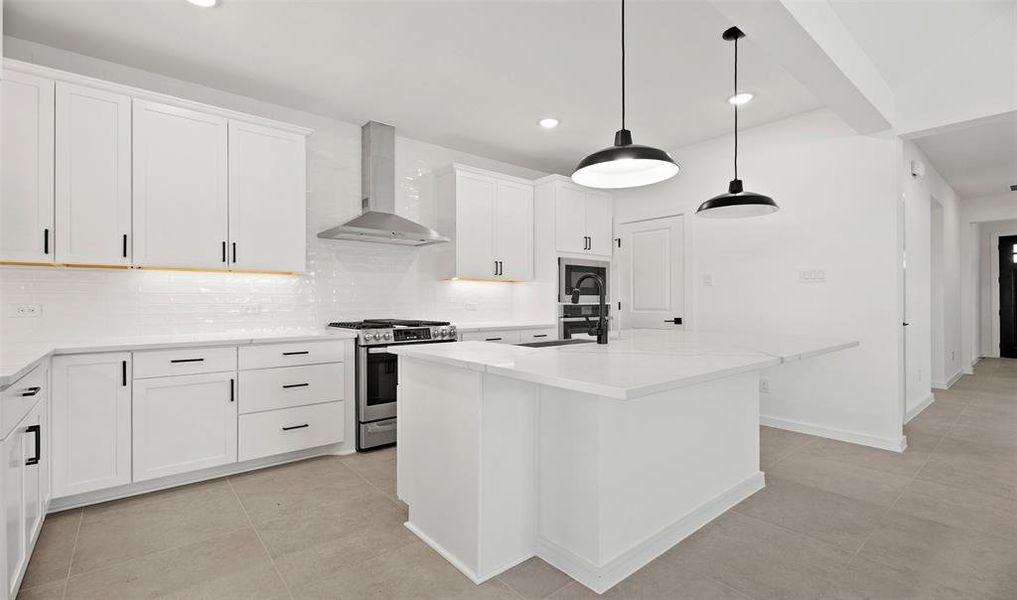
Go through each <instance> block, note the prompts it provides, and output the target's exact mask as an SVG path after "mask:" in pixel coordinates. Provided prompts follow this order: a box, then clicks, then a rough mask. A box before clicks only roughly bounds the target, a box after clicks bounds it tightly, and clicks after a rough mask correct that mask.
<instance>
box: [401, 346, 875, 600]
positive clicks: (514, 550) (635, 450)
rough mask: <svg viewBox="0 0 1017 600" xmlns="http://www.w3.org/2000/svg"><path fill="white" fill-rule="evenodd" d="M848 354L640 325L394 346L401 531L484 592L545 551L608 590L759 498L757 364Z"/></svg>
mask: <svg viewBox="0 0 1017 600" xmlns="http://www.w3.org/2000/svg"><path fill="white" fill-rule="evenodd" d="M855 345H857V342H850V341H847V342H846V341H831V340H815V339H804V338H794V337H789V336H760V335H744V334H725V333H706V332H681V331H649V330H633V331H628V332H624V333H623V335H622V337H621V338H620V339H617V340H612V341H611V343H610V344H608V345H606V346H605V345H596V344H582V345H572V346H562V347H557V348H523V347H519V346H506V345H499V344H489V343H485V342H460V343H457V344H434V345H418V346H416V347H405V348H393V349H392V351H393V352H395V353H396V354H398V355H399V363H400V364H399V384H398V391H397V394H398V411H399V414H398V418H399V432H398V444H397V453H398V476H397V490H398V496H399V498H400V499H402V500H403V501H404V502H406V504H407V505H408V506H409V518H408V521H407V522H406V526H407V527H408V528H409V529H410V530H412V531H413V532H414V533H415V534H416V535H417V536H419V537H420V538H421V539H422V540H424V541H425V542H426V543H427V544H429V545H430V546H431V547H432V548H434V549H435V550H436V551H437V552H439V553H440V554H441V555H442V556H444V557H445V558H446V559H447V560H449V561H450V562H451V563H452V564H453V565H455V566H456V567H457V568H458V569H459V570H460V571H462V572H463V573H464V574H465V575H466V576H467V577H469V578H470V579H472V580H473V581H475V582H477V583H480V582H483V581H485V580H487V579H489V578H490V577H493V576H495V575H497V574H499V573H501V572H503V571H505V570H507V569H509V568H511V567H513V566H514V565H516V564H518V563H520V562H522V561H524V560H526V559H528V558H530V557H532V556H539V557H541V558H542V559H544V560H545V561H547V562H548V563H550V564H552V565H554V566H555V567H557V568H558V569H560V570H562V571H563V572H565V573H567V574H568V575H569V576H571V577H573V578H574V579H576V580H578V581H579V582H580V583H582V584H584V585H586V586H587V587H589V588H590V589H592V590H594V591H595V592H598V593H602V592H604V591H606V590H607V589H609V588H611V587H612V586H613V585H615V584H617V583H618V582H620V581H621V580H623V579H624V578H626V577H628V576H629V575H631V574H632V573H633V572H635V571H636V570H638V569H639V568H641V567H642V566H644V565H645V564H647V563H648V562H650V561H651V560H653V559H654V558H656V557H657V556H659V555H660V554H662V553H663V552H665V551H666V550H667V549H669V548H671V547H672V546H674V545H675V544H677V543H678V542H680V541H681V540H682V539H684V538H685V537H687V536H688V535H690V534H691V533H693V532H694V531H696V530H697V529H699V528H700V527H702V526H703V525H705V524H706V523H708V522H709V521H711V520H713V519H714V518H716V517H718V516H719V515H721V514H722V513H724V512H725V511H727V510H728V509H730V508H731V507H733V506H734V505H735V504H737V503H738V502H740V501H741V500H743V499H745V498H747V497H748V496H750V495H752V494H753V493H755V492H756V491H758V490H760V489H762V487H763V486H764V476H763V473H762V472H761V471H760V470H759V373H760V371H762V370H764V369H768V368H771V367H775V366H778V365H780V364H781V363H782V362H787V361H790V360H800V359H802V358H807V357H809V356H813V355H817V354H822V353H826V352H832V351H836V350H842V349H846V348H850V347H852V346H855Z"/></svg>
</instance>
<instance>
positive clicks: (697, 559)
mask: <svg viewBox="0 0 1017 600" xmlns="http://www.w3.org/2000/svg"><path fill="white" fill-rule="evenodd" d="M906 433H907V434H908V439H909V440H910V448H909V449H908V451H906V452H905V453H903V454H895V453H890V452H883V451H879V450H873V449H869V448H863V447H860V446H853V445H850V444H844V443H840V442H834V441H830V440H826V439H821V438H815V437H810V436H805V435H800V434H796V433H791V432H786V431H780V430H775V429H769V428H763V430H762V461H763V469H764V470H765V471H766V474H767V487H766V489H765V490H763V491H761V492H759V493H758V494H756V495H754V496H753V497H751V498H749V499H748V500H746V501H744V502H742V503H741V504H740V505H738V506H737V507H736V508H735V509H734V510H732V511H731V512H729V513H727V514H725V515H724V516H722V517H721V518H719V519H717V520H716V521H714V522H713V523H711V524H710V525H708V526H706V527H704V528H703V529H702V530H700V531H699V532H697V533H696V534H694V535H693V536H691V537H690V538H688V539H687V540H685V541H684V542H682V543H681V544H679V545H678V546H676V547H675V548H673V549H672V550H670V551H669V552H667V553H665V554H664V555H663V556H661V557H660V558H658V559H657V560H655V561H653V562H652V563H650V564H649V565H647V566H646V567H645V568H643V569H642V570H641V571H639V572H638V573H636V574H635V575H633V576H632V577H630V578H629V579H627V580H626V581H624V582H622V583H621V584H619V585H618V586H616V587H615V588H614V589H612V590H610V591H609V592H608V593H607V594H605V595H604V596H603V597H604V598H608V599H621V600H624V599H655V598H665V599H683V598H687V599H694V600H710V599H715V598H723V599H730V600H745V599H757V600H763V599H771V598H773V599H782V600H785V599H795V598H808V599H813V598H816V599H823V600H846V599H862V598H870V599H887V600H901V599H905V598H915V599H923V600H936V599H951V600H952V599H962V598H998V599H1001V600H1002V599H1008V600H1013V599H1015V598H1017V361H1005V360H985V361H982V362H981V363H979V365H978V366H977V368H976V375H974V376H970V377H964V378H963V379H961V380H960V381H959V382H958V383H957V384H956V385H954V387H953V389H951V390H950V391H947V392H938V393H937V394H936V402H935V404H933V405H932V406H931V407H929V408H928V409H927V410H926V411H925V412H924V413H923V414H922V415H920V416H919V417H918V418H917V419H915V420H914V421H913V422H912V423H911V424H909V425H908V426H907V427H906ZM405 514H406V513H405V506H404V505H402V504H401V503H400V502H399V501H397V500H396V499H395V453H394V452H392V451H382V452H376V453H371V454H364V455H357V456H352V457H347V458H320V459H313V460H308V461H304V462H301V463H296V464H292V465H288V466H283V467H278V468H273V469H269V470H265V471H260V472H256V473H250V474H245V475H238V476H236V477H229V478H226V479H220V480H216V481H211V482H207V483H202V484H197V485H192V486H188V487H184V488H179V489H175V490H170V491H165V492H159V493H155V494H149V495H146V496H141V497H137V498H131V499H128V500H122V501H118V502H111V503H108V504H103V505H98V506H91V507H88V508H85V509H82V510H74V511H67V512H64V513H59V514H56V515H50V517H49V518H48V519H47V521H46V525H45V527H44V529H43V533H42V538H41V540H40V542H39V545H38V548H37V549H36V552H35V555H34V556H33V558H32V561H31V563H30V564H29V569H28V574H27V577H26V580H25V584H24V586H23V590H22V592H21V594H20V596H19V598H23V599H30V598H32V599H42V598H103V599H106V598H152V597H170V598H208V599H219V598H320V597H324V598H344V599H345V598H348V599H357V600H362V599H375V598H376V599H390V598H392V599H395V598H407V599H410V598H412V599H442V600H444V599H449V600H466V599H474V598H476V599H480V600H521V599H537V598H549V599H551V600H570V599H578V598H596V595H595V594H593V593H592V592H590V591H588V590H587V589H586V588H584V587H582V586H581V585H579V584H577V583H574V582H572V580H571V579H569V578H568V577H566V576H565V575H563V574H562V573H560V572H558V571H557V570H555V569H553V568H552V567H550V566H548V565H547V564H546V563H544V562H543V561H540V560H539V559H531V560H530V561H527V562H526V563H523V564H522V565H520V566H518V567H516V568H515V569H512V570H511V571H509V572H508V573H505V574H503V575H502V576H500V577H498V578H496V579H495V580H492V581H490V582H488V583H486V584H484V585H482V586H474V585H473V584H472V583H471V582H469V581H468V580H467V579H466V578H465V577H463V576H462V575H460V574H459V572H458V571H456V570H455V569H454V568H453V567H452V566H451V565H449V564H448V563H447V562H445V561H444V560H443V559H442V558H440V557H439V556H438V555H437V554H435V553H434V552H432V551H431V550H430V549H429V548H427V547H426V546H424V545H423V544H422V543H421V542H419V541H417V539H416V538H414V537H413V536H412V535H411V534H410V533H409V532H408V531H406V530H405V529H404V528H403V526H402V522H403V520H404V518H405Z"/></svg>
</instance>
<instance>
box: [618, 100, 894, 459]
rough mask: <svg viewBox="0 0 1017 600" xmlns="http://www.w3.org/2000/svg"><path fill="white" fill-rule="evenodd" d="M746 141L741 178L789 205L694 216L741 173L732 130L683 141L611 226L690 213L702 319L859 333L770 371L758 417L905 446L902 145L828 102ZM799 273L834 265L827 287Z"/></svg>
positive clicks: (694, 313) (631, 194) (713, 326)
mask: <svg viewBox="0 0 1017 600" xmlns="http://www.w3.org/2000/svg"><path fill="white" fill-rule="evenodd" d="M747 110H751V108H749V109H747ZM740 146H741V158H740V165H739V166H740V175H741V177H742V179H743V180H744V181H745V186H746V188H747V189H749V190H753V191H759V192H763V193H766V194H769V195H771V196H772V197H773V198H774V199H775V200H776V201H777V202H778V204H780V206H781V210H780V212H778V213H776V214H774V215H770V216H767V217H762V218H758V219H744V220H710V219H703V218H697V217H694V216H692V215H693V213H694V212H695V210H696V208H697V207H698V206H699V204H700V203H701V202H703V201H704V200H706V199H707V198H710V197H711V196H714V195H716V194H719V193H721V192H723V191H725V189H726V187H727V183H728V180H730V179H731V177H732V172H731V169H732V165H731V151H732V143H731V138H730V137H724V138H719V139H714V140H709V141H706V142H703V143H700V144H696V145H693V146H687V147H684V148H679V149H677V150H676V151H674V157H675V158H676V160H677V161H678V162H679V163H680V164H681V165H682V167H683V170H682V172H680V173H679V174H678V176H677V177H675V178H674V179H672V180H670V181H668V182H665V183H661V184H658V185H655V186H650V187H646V188H637V189H633V190H628V191H625V192H621V193H619V194H618V195H617V196H616V201H615V218H616V225H617V224H618V223H621V222H624V221H629V220H637V219H644V218H653V217H658V216H662V215H670V214H678V213H683V214H687V215H690V217H689V219H687V222H688V227H689V231H688V234H689V235H688V236H687V243H686V245H687V251H688V252H690V253H691V254H692V258H691V261H690V263H691V264H690V268H689V270H688V277H687V281H688V286H689V287H688V290H687V292H686V296H687V299H688V301H687V303H688V307H689V314H688V315H686V316H687V317H688V318H689V326H690V327H691V328H693V329H698V330H741V331H760V332H766V331H780V332H786V333H794V334H799V335H813V336H834V337H845V338H854V339H859V340H860V341H861V346H860V347H859V348H857V349H853V350H849V351H846V352H841V353H837V354H835V355H830V356H826V357H820V358H817V359H810V360H807V361H802V362H801V363H798V364H789V365H785V366H783V367H780V368H778V369H775V370H773V371H772V372H770V373H768V374H767V377H768V378H769V379H770V382H769V383H770V393H768V394H764V395H763V396H762V415H763V416H764V417H765V418H767V419H769V420H770V422H780V423H783V424H785V425H788V426H794V425H799V426H801V427H802V428H811V429H812V430H813V431H817V432H820V431H821V432H823V433H824V434H828V435H839V437H843V438H848V439H854V440H857V441H863V442H865V443H870V444H873V445H883V446H886V447H891V446H892V445H893V444H895V443H899V441H900V437H901V429H902V419H903V408H904V407H903V403H902V398H901V384H900V382H901V369H902V364H901V347H902V334H901V327H900V322H901V317H902V315H901V309H900V297H901V274H900V268H899V265H900V262H899V261H900V243H901V242H900V231H899V217H898V209H899V202H898V201H897V187H898V169H897V166H898V164H899V163H898V162H897V160H898V159H899V149H898V148H899V143H898V142H896V141H895V140H894V139H892V138H889V137H869V136H860V135H857V134H855V133H854V132H853V131H852V130H851V129H850V128H849V127H848V126H847V125H845V124H844V123H843V122H842V121H840V120H839V119H838V118H837V117H836V116H835V115H834V114H833V113H832V112H830V111H827V110H820V111H815V112H811V113H807V114H804V115H799V116H796V117H792V118H789V119H785V120H783V121H780V122H777V123H771V124H769V125H764V126H761V127H756V128H753V129H750V130H747V131H744V132H743V133H742V136H741V140H740ZM801 269H823V270H825V271H826V276H827V281H826V283H808V284H805V283H799V270H801ZM707 276H709V277H710V279H711V281H712V285H706V284H705V283H704V279H705V277H707Z"/></svg>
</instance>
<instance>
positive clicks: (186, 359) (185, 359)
mask: <svg viewBox="0 0 1017 600" xmlns="http://www.w3.org/2000/svg"><path fill="white" fill-rule="evenodd" d="M204 361H205V359H204V358H174V359H172V360H170V362H171V363H189V362H204Z"/></svg>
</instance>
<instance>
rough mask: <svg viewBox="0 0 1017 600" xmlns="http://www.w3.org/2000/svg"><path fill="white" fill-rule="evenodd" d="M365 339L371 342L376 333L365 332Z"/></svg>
mask: <svg viewBox="0 0 1017 600" xmlns="http://www.w3.org/2000/svg"><path fill="white" fill-rule="evenodd" d="M364 339H365V340H366V341H368V342H370V341H371V340H373V339H374V334H373V333H365V334H364Z"/></svg>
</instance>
